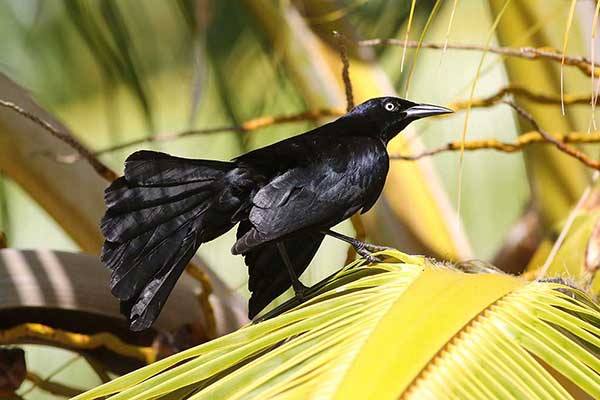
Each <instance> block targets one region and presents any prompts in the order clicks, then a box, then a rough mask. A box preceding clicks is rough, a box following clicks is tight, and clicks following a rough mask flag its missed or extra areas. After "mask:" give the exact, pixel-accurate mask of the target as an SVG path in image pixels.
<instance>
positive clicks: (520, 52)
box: [356, 39, 600, 77]
mask: <svg viewBox="0 0 600 400" xmlns="http://www.w3.org/2000/svg"><path fill="white" fill-rule="evenodd" d="M356 44H357V45H358V46H383V45H394V46H406V47H408V48H417V47H420V48H423V49H436V50H438V49H439V50H443V49H444V48H448V49H453V50H469V51H487V52H489V53H494V54H499V55H503V56H508V57H518V58H524V59H528V60H535V59H547V60H552V61H557V62H562V60H563V55H562V53H560V52H558V51H557V50H555V49H553V48H550V47H543V48H536V47H518V48H514V47H496V46H489V47H484V46H480V45H471V44H455V43H448V44H447V45H446V44H444V43H430V42H423V43H421V44H420V45H419V42H417V41H414V40H408V41H404V40H400V39H368V40H360V41H358V42H356ZM564 65H569V66H573V67H577V68H579V69H580V70H581V71H582V72H583V73H585V74H586V75H589V76H591V75H592V74H594V76H595V77H599V76H600V70H599V69H597V68H592V66H593V65H595V66H596V67H599V66H600V64H598V63H595V64H592V62H591V60H590V59H589V58H587V57H582V56H565V57H564Z"/></svg>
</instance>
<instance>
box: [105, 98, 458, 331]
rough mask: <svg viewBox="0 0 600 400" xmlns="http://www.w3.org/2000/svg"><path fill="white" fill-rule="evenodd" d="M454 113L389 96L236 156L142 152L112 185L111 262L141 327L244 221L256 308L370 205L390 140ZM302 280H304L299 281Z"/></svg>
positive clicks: (120, 294) (127, 310)
mask: <svg viewBox="0 0 600 400" xmlns="http://www.w3.org/2000/svg"><path fill="white" fill-rule="evenodd" d="M445 112H449V110H446V109H444V108H441V107H437V106H428V105H418V104H415V103H411V102H409V101H406V100H402V99H398V98H394V97H383V98H376V99H371V100H369V101H367V102H365V103H362V104H360V105H358V106H357V107H355V108H354V109H353V110H352V111H350V112H349V113H348V114H346V115H344V116H343V117H341V118H339V119H337V120H336V121H333V122H331V123H328V124H326V125H323V126H321V127H319V128H316V129H314V130H312V131H309V132H307V133H304V134H302V135H298V136H295V137H292V138H289V139H286V140H283V141H280V142H277V143H275V144H272V145H270V146H266V147H263V148H261V149H257V150H254V151H251V152H249V153H246V154H244V155H242V156H240V157H238V158H236V159H234V160H232V162H220V161H211V160H192V159H185V158H179V157H172V156H169V155H167V154H164V153H158V152H151V151H140V152H137V153H134V154H132V155H131V156H130V157H129V158H128V159H127V161H126V163H125V175H124V177H122V178H119V179H117V180H116V181H114V182H113V183H112V184H111V185H110V186H109V187H108V189H107V190H106V195H105V199H106V204H107V207H108V210H107V212H106V215H105V216H104V218H103V220H102V226H101V227H102V233H103V234H104V236H105V238H106V242H105V245H104V248H103V251H102V260H103V261H104V262H105V263H106V264H107V265H108V266H109V267H110V268H111V269H112V270H113V272H112V277H111V289H112V293H113V294H114V295H115V296H116V297H117V298H119V300H121V306H122V307H121V308H122V311H123V313H124V314H125V315H126V316H127V317H128V318H129V320H130V325H131V328H132V329H134V330H141V329H145V328H147V327H149V326H150V325H151V324H152V322H153V321H154V320H155V319H156V317H157V316H158V314H159V312H160V310H161V308H162V306H163V305H164V302H165V301H166V299H167V297H168V295H169V293H170V292H171V290H172V289H173V286H174V285H175V282H176V281H177V279H178V277H179V276H180V275H181V273H182V272H183V270H184V268H185V266H186V265H187V263H188V262H189V260H190V259H191V257H192V256H193V254H194V253H195V252H196V250H197V248H198V247H199V246H200V244H202V243H205V242H208V241H210V240H212V239H214V238H216V237H218V236H220V235H222V234H223V233H225V232H227V231H228V230H229V229H231V228H232V227H234V226H235V225H236V224H238V223H239V227H238V234H237V241H236V243H235V244H234V246H233V248H232V252H233V253H234V254H242V255H244V257H245V262H246V265H248V269H249V271H248V272H249V276H250V278H249V289H250V291H251V292H252V297H251V299H250V306H249V315H250V317H251V318H252V317H254V316H255V315H256V314H257V313H258V312H259V311H260V310H262V309H263V308H264V307H265V306H266V305H268V304H269V303H270V302H271V301H272V300H273V299H274V298H275V297H277V296H279V295H280V294H281V293H283V292H284V291H285V290H286V289H287V288H288V287H290V285H292V283H296V284H298V282H297V281H296V282H294V281H292V278H291V277H290V275H289V274H288V271H286V264H285V263H284V261H283V259H282V257H281V256H282V254H281V252H280V248H279V247H278V245H277V243H278V242H279V243H283V244H284V249H285V252H286V253H287V256H288V257H289V261H290V262H291V267H292V268H293V270H294V271H295V275H296V276H299V275H300V274H301V273H302V272H303V271H304V270H305V269H306V268H307V266H308V264H309V263H310V261H311V260H312V258H313V257H314V255H315V253H316V251H317V250H318V248H319V246H320V244H321V242H322V240H323V237H324V234H325V233H327V230H328V229H329V228H331V227H332V226H334V225H336V224H337V223H339V222H341V221H343V220H344V219H346V218H348V217H350V216H351V215H352V214H354V213H356V212H359V211H360V212H365V211H367V210H368V209H370V208H371V207H372V206H373V204H374V203H375V201H376V200H377V198H378V197H379V195H380V193H381V190H382V189H383V185H384V183H385V177H386V175H387V171H388V166H389V159H388V155H387V151H386V144H387V142H388V141H389V140H390V139H391V138H393V137H394V136H395V135H396V134H397V133H398V132H399V131H401V130H402V129H403V128H404V127H406V125H408V124H409V123H410V122H412V121H414V120H416V119H419V118H422V117H425V116H429V115H435V114H441V113H445ZM296 287H297V286H295V288H296Z"/></svg>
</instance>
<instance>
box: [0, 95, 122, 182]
mask: <svg viewBox="0 0 600 400" xmlns="http://www.w3.org/2000/svg"><path fill="white" fill-rule="evenodd" d="M0 106H2V107H5V108H8V109H10V110H13V111H15V112H17V113H19V114H20V115H22V116H23V117H25V118H27V119H29V120H30V121H32V122H33V123H35V124H37V125H39V126H41V127H42V128H44V129H45V130H46V131H48V132H49V133H50V134H51V135H52V136H54V137H55V138H57V139H58V140H61V141H62V142H63V143H66V144H67V145H69V146H71V147H72V148H73V149H74V150H75V151H76V152H77V153H78V154H79V155H80V157H81V158H83V159H85V160H86V161H87V162H88V163H89V164H90V165H91V166H92V168H93V169H94V171H96V172H97V173H98V174H99V175H100V176H102V177H103V178H104V179H106V180H108V181H112V180H114V179H116V178H117V176H116V174H115V173H114V172H113V171H112V170H111V169H110V168H108V167H107V166H106V165H104V164H103V163H102V162H101V161H100V160H98V158H96V156H94V154H92V153H91V152H90V151H89V150H88V149H87V148H85V147H84V146H83V145H82V144H81V143H79V142H78V141H77V139H75V138H74V137H73V136H71V135H70V134H69V133H67V132H61V131H59V130H58V129H56V128H55V127H53V126H52V125H50V124H49V123H48V122H46V121H44V120H43V119H41V118H39V117H37V116H36V115H33V114H31V113H30V112H28V111H26V110H24V109H23V108H22V107H20V106H18V105H16V104H15V103H12V102H10V101H5V100H0Z"/></svg>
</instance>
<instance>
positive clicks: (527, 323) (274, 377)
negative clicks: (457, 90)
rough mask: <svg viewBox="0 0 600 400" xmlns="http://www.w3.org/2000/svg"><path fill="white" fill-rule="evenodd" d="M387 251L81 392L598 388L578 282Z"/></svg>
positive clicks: (590, 326) (597, 332) (256, 394)
mask: <svg viewBox="0 0 600 400" xmlns="http://www.w3.org/2000/svg"><path fill="white" fill-rule="evenodd" d="M385 255H386V256H387V257H388V259H387V260H386V262H384V263H380V264H377V265H373V266H367V265H364V264H363V263H362V262H361V261H357V262H355V263H353V264H351V265H349V266H347V267H346V268H344V269H342V270H341V271H340V272H338V273H337V274H335V275H333V276H332V277H330V278H328V279H326V280H325V281H323V282H322V283H320V284H319V285H317V286H316V287H314V288H313V289H312V294H311V295H310V297H311V298H310V299H309V300H308V301H307V302H305V303H304V304H302V305H299V306H295V305H294V304H293V303H291V302H288V303H285V304H283V305H281V306H280V307H279V309H277V310H274V311H273V312H271V313H270V314H272V315H274V316H273V317H272V318H269V319H265V320H263V321H262V322H260V323H255V324H251V325H248V326H246V327H244V328H242V329H240V330H238V331H237V332H235V333H232V334H230V335H227V336H224V337H221V338H219V339H216V340H214V341H212V342H209V343H206V344H204V345H201V346H198V347H195V348H192V349H189V350H186V351H184V352H181V353H178V354H176V355H174V356H171V357H169V358H166V359H163V360H161V361H158V362H156V363H154V364H151V365H149V366H147V367H145V368H142V369H140V370H138V371H135V372H133V373H131V374H128V375H126V376H123V377H120V378H117V379H115V380H113V381H112V382H109V383H107V384H105V385H102V386H100V387H98V388H96V389H93V390H91V391H89V392H87V393H85V394H82V395H80V396H78V397H76V399H93V398H97V397H99V396H108V395H112V397H110V398H111V399H152V398H170V399H171V398H176V399H180V398H193V399H221V398H228V399H246V398H261V399H267V398H286V399H294V398H298V399H306V398H317V397H318V398H328V399H329V398H339V399H348V398H360V399H363V398H376V399H386V398H398V397H400V396H403V397H402V398H407V399H408V398H411V399H412V398H414V399H424V398H432V399H436V398H447V399H453V398H457V399H464V398H473V399H482V398H498V399H502V398H515V397H516V398H529V399H536V398H539V399H554V398H556V399H568V398H572V397H571V394H572V392H576V391H579V392H580V391H584V392H587V393H588V394H589V395H590V396H592V397H595V398H598V397H599V396H600V381H599V380H598V375H599V374H600V361H599V359H598V349H599V348H600V308H599V307H598V306H597V305H596V304H594V303H593V302H592V301H591V300H590V299H589V298H588V297H587V295H586V294H584V293H583V292H581V291H580V290H578V289H576V288H573V287H570V286H568V285H565V284H564V283H557V282H533V283H528V282H526V281H524V280H522V279H519V278H516V277H512V276H508V275H503V274H498V273H485V274H484V273H471V274H468V273H464V272H461V271H459V270H457V269H454V268H451V267H449V266H446V265H441V264H437V263H434V262H433V261H431V260H428V259H425V258H421V257H412V256H407V255H405V254H403V253H400V252H397V251H391V252H387V253H385ZM579 392H576V393H579Z"/></svg>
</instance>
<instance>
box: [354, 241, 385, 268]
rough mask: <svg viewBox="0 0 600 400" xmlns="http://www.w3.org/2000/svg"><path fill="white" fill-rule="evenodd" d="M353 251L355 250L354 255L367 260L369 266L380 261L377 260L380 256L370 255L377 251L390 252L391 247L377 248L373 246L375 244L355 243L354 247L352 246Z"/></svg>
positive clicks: (379, 259)
mask: <svg viewBox="0 0 600 400" xmlns="http://www.w3.org/2000/svg"><path fill="white" fill-rule="evenodd" d="M354 249H355V250H356V253H357V254H358V255H360V256H361V257H362V258H364V259H365V260H367V261H368V262H369V263H371V264H375V263H378V262H381V261H382V259H381V258H379V257H380V256H374V255H373V254H372V253H376V252H379V251H385V250H390V249H391V247H387V246H378V245H375V244H370V243H365V242H359V243H357V245H356V246H354Z"/></svg>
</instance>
